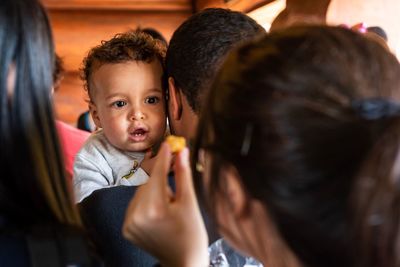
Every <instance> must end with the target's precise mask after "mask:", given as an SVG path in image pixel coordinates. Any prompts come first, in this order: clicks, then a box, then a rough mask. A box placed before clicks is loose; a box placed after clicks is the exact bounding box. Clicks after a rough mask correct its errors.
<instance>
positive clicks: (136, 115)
mask: <svg viewBox="0 0 400 267" xmlns="http://www.w3.org/2000/svg"><path fill="white" fill-rule="evenodd" d="M144 118H145V115H144V113H143V112H142V111H141V110H135V111H133V112H132V115H131V120H143V119H144Z"/></svg>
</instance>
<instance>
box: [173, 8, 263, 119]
mask: <svg viewBox="0 0 400 267" xmlns="http://www.w3.org/2000/svg"><path fill="white" fill-rule="evenodd" d="M260 33H265V30H264V29H263V28H262V27H261V26H260V25H259V24H258V23H257V22H256V21H254V20H253V19H252V18H250V17H249V16H247V15H245V14H243V13H240V12H236V11H231V10H228V9H222V8H210V9H205V10H203V11H201V12H199V13H197V14H195V15H193V16H191V17H190V18H189V19H188V20H186V21H185V22H184V23H183V24H182V25H181V26H179V28H178V29H177V30H176V31H175V32H174V34H173V36H172V38H171V40H170V43H169V48H168V51H167V58H166V65H167V76H168V77H173V78H174V80H175V84H176V86H177V87H178V88H179V89H180V90H181V91H182V92H183V94H184V95H185V97H186V98H187V100H188V102H189V105H190V107H191V108H192V109H193V111H195V112H196V113H198V112H199V110H200V106H201V97H202V95H203V94H204V92H205V89H207V88H208V87H209V86H210V84H211V81H212V80H213V78H214V76H215V73H216V72H217V70H218V68H219V66H220V65H221V64H222V61H223V59H224V58H225V56H226V54H227V53H228V51H229V50H231V49H232V48H233V47H235V46H237V45H238V44H239V43H241V42H243V41H246V40H249V39H251V38H254V37H255V36H256V35H258V34H260Z"/></svg>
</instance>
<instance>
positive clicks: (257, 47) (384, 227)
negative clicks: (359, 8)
mask: <svg viewBox="0 0 400 267" xmlns="http://www.w3.org/2000/svg"><path fill="white" fill-rule="evenodd" d="M399 86H400V67H399V63H398V61H397V59H396V58H395V56H394V55H392V54H390V53H389V52H388V51H387V50H386V49H385V48H384V47H382V46H381V45H379V44H378V43H376V42H374V41H371V40H368V39H367V38H366V37H364V36H362V35H361V34H358V33H355V32H352V31H350V30H347V29H343V28H334V27H327V26H303V27H294V28H288V29H286V30H283V31H278V32H274V33H272V34H269V35H268V36H266V37H263V38H262V39H260V40H257V41H253V42H251V43H249V44H246V45H244V46H242V47H240V48H239V49H237V50H236V51H235V52H233V53H232V54H231V55H230V56H229V58H228V59H227V61H226V62H225V64H224V66H223V67H222V70H221V72H220V73H219V74H218V76H217V78H216V81H215V82H214V84H213V87H212V89H211V90H210V95H209V97H208V100H207V101H206V106H205V107H204V114H202V117H201V120H200V124H199V127H198V129H199V130H198V131H199V132H198V140H197V144H196V146H195V149H194V157H193V158H194V162H196V161H197V155H198V152H199V149H200V148H203V149H205V150H208V151H209V152H210V153H211V154H212V162H211V181H210V184H209V186H208V190H206V191H207V192H208V195H207V197H208V203H209V204H213V202H214V201H215V196H216V194H220V193H221V192H224V190H223V187H224V186H223V184H224V183H223V182H224V181H223V180H222V179H221V178H220V170H221V167H222V166H224V165H226V164H231V165H233V166H235V167H236V168H237V170H238V173H239V175H240V177H241V182H242V184H243V187H244V189H245V191H246V193H247V195H248V197H249V198H254V199H258V200H260V201H261V202H262V203H264V205H265V207H266V209H267V211H268V214H270V216H271V219H272V221H273V222H274V223H275V224H276V226H277V229H278V231H279V233H280V235H281V236H282V238H283V239H284V241H285V242H286V243H287V244H288V246H289V247H290V248H291V250H292V251H293V252H294V253H295V254H296V255H297V257H298V258H299V260H300V261H301V262H302V264H303V266H308V267H311V266H312V267H317V266H318V267H320V266H324V267H329V266H363V267H370V266H374V267H390V266H398V264H399V260H400V257H399V256H398V255H399V254H398V251H399V244H400V243H399V242H400V239H399V226H400V220H399V218H400V217H399V216H400V211H399V207H400V192H399V178H400V173H399V169H398V168H399V167H398V164H399V163H398V159H397V158H398V156H399V153H398V152H399V148H400V142H399V141H400V96H399V93H400V91H399ZM196 182H197V184H198V186H199V184H200V183H199V181H198V180H197V181H196ZM211 206H212V205H211Z"/></svg>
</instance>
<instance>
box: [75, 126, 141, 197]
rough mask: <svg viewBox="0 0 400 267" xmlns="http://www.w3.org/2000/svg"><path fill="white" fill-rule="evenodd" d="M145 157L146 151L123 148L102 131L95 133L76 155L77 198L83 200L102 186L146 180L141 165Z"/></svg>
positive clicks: (129, 183)
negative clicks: (125, 149) (114, 143)
mask: <svg viewBox="0 0 400 267" xmlns="http://www.w3.org/2000/svg"><path fill="white" fill-rule="evenodd" d="M143 158H144V153H143V152H128V151H122V150H120V149H118V148H116V147H114V146H113V145H111V144H110V143H109V142H108V140H107V139H106V137H105V135H104V133H103V131H102V130H100V131H97V132H95V133H93V134H92V135H91V136H90V137H89V138H88V140H87V141H86V142H85V144H84V145H83V147H82V148H81V150H80V151H79V152H78V154H77V155H76V157H75V163H74V176H73V185H74V193H75V201H76V202H77V203H78V202H81V201H82V200H83V199H84V198H86V197H88V196H89V195H90V194H91V193H92V192H93V191H95V190H98V189H101V188H105V187H112V186H117V185H141V184H144V183H146V182H147V179H148V175H147V173H146V172H145V171H144V170H143V169H142V168H140V163H141V162H142V160H143Z"/></svg>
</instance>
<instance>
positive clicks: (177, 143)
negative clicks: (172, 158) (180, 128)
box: [165, 135, 186, 153]
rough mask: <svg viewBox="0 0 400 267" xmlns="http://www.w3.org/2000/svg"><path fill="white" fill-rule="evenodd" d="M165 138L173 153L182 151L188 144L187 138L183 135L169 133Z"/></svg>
mask: <svg viewBox="0 0 400 267" xmlns="http://www.w3.org/2000/svg"><path fill="white" fill-rule="evenodd" d="M165 140H166V141H167V143H168V144H169V146H170V147H171V151H172V153H178V152H180V151H182V149H184V148H185V146H186V140H185V138H183V137H179V136H175V135H169V136H167V138H166V139H165Z"/></svg>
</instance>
